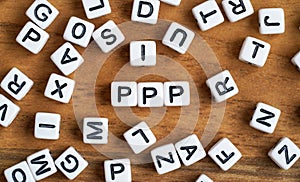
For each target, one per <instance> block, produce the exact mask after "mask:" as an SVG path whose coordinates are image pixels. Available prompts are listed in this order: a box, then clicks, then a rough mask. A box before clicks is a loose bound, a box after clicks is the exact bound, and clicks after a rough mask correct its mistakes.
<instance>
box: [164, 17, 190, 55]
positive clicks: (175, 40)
mask: <svg viewBox="0 0 300 182" xmlns="http://www.w3.org/2000/svg"><path fill="white" fill-rule="evenodd" d="M194 37H195V33H194V32H193V31H191V30H189V29H187V28H185V27H184V26H182V25H180V24H178V23H175V22H174V23H172V24H171V25H170V27H169V29H168V31H167V32H166V34H165V36H164V38H163V40H162V43H163V44H164V45H166V46H168V47H170V48H172V49H174V50H175V51H177V52H179V53H180V54H184V53H186V51H187V50H188V48H189V47H190V45H191V43H192V41H193V39H194Z"/></svg>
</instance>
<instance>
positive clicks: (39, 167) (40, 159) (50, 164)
mask: <svg viewBox="0 0 300 182" xmlns="http://www.w3.org/2000/svg"><path fill="white" fill-rule="evenodd" d="M27 164H28V166H29V168H30V170H31V172H32V174H33V177H34V178H35V180H36V181H39V180H42V179H44V178H47V177H49V176H51V175H52V174H54V173H56V172H57V169H56V167H55V164H54V161H53V158H52V156H51V154H50V150H49V149H44V150H41V151H39V152H37V153H34V154H32V155H30V156H28V157H27ZM45 164H46V165H45Z"/></svg>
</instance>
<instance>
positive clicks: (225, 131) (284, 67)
mask: <svg viewBox="0 0 300 182" xmlns="http://www.w3.org/2000/svg"><path fill="white" fill-rule="evenodd" d="M201 2H203V0H201V1H196V0H183V1H182V3H181V5H180V7H172V6H169V5H166V4H163V3H162V4H161V9H160V14H159V18H160V19H167V20H171V21H176V22H178V23H180V24H183V25H185V26H187V27H189V28H190V29H191V30H193V31H195V32H196V33H198V34H199V35H201V36H202V37H203V39H204V40H206V41H207V43H208V44H209V45H210V46H211V48H212V50H213V51H214V52H215V54H216V56H217V58H218V59H219V62H220V64H221V66H222V68H223V69H224V70H225V69H228V70H229V71H230V72H231V74H232V75H233V77H234V78H235V80H236V83H237V85H238V87H239V89H240V93H239V94H238V95H237V96H235V97H233V98H232V99H230V100H228V101H227V104H226V112H225V115H224V118H223V121H222V124H221V127H220V129H219V131H218V133H217V135H216V136H215V137H214V139H213V141H212V142H211V143H210V144H209V145H208V146H207V147H206V150H207V151H208V150H209V148H210V147H211V146H212V145H213V144H214V143H215V142H217V141H218V140H219V139H221V138H222V137H227V138H229V139H230V140H231V141H232V142H233V143H234V144H235V145H236V146H237V148H238V149H239V150H240V151H241V153H242V154H243V158H242V159H241V160H240V161H239V162H238V163H237V164H236V165H235V166H234V167H233V168H231V169H230V170H229V171H228V172H223V171H222V170H221V169H219V167H218V166H217V165H216V164H215V163H214V162H213V161H212V160H211V159H210V158H209V157H206V158H205V159H203V160H202V161H200V162H197V163H196V164H194V165H192V166H189V167H182V168H180V169H179V170H177V171H174V172H171V173H168V174H165V175H161V176H159V175H158V174H157V173H156V171H155V168H154V165H153V164H152V163H148V164H139V165H132V166H131V167H132V176H133V181H195V180H196V179H197V177H198V176H199V175H200V174H202V173H205V174H207V175H208V176H210V177H211V178H212V179H214V180H215V181H242V180H244V181H299V179H300V163H299V162H298V163H296V164H295V165H294V166H293V167H292V168H291V169H290V170H287V171H284V170H281V169H279V168H278V167H277V166H276V164H275V163H273V162H272V161H271V160H270V158H268V156H267V152H268V151H269V150H270V149H271V148H272V146H273V145H274V144H275V143H276V142H277V141H278V140H279V139H280V138H281V137H284V136H287V137H289V138H291V139H292V140H293V141H294V142H295V143H296V144H297V145H298V146H300V138H299V128H300V123H299V117H300V115H299V113H300V81H299V74H300V73H299V72H298V71H297V69H296V68H295V66H293V65H292V64H291V62H290V59H291V57H293V56H294V55H295V54H296V53H297V51H299V48H300V39H299V29H298V27H299V25H300V15H299V9H300V2H299V0H289V1H276V0H269V1H260V0H252V4H253V6H254V9H255V14H254V15H252V16H250V17H248V18H246V19H243V20H241V21H239V22H236V23H230V22H228V20H226V21H225V23H223V24H222V25H220V26H217V27H215V28H213V29H211V30H209V31H207V32H201V31H200V30H199V28H198V27H197V23H196V21H195V20H194V17H193V15H192V12H191V9H192V8H193V7H194V6H196V5H198V4H199V3H201ZM217 2H218V3H219V5H221V0H217ZM31 3H32V1H30V0H24V1H10V0H2V1H1V2H0V9H1V14H0V61H1V64H0V65H1V69H0V79H3V78H4V76H5V75H6V73H7V72H8V71H9V70H10V69H11V68H12V67H17V68H19V69H20V70H21V71H23V72H24V73H25V74H26V75H28V76H29V77H30V78H31V79H32V80H33V81H34V83H35V84H34V86H33V88H32V90H31V91H30V92H29V94H28V95H27V96H26V97H25V98H24V99H23V100H22V101H19V102H17V101H15V100H13V99H12V98H11V97H9V96H8V95H7V94H6V93H5V92H4V91H3V90H0V93H1V94H4V95H5V96H7V97H9V98H10V99H12V100H13V101H14V102H15V103H17V104H18V105H19V106H20V107H21V112H20V114H19V115H18V117H17V118H16V120H15V121H14V122H13V123H12V125H11V126H10V127H9V128H0V138H1V142H0V164H1V165H0V171H1V175H0V181H5V178H4V175H3V173H2V171H4V170H5V169H6V168H8V167H10V166H12V165H14V164H16V163H19V162H20V161H22V160H25V159H26V157H27V156H28V155H30V154H32V153H34V152H37V151H39V150H41V149H44V148H49V149H50V150H51V151H52V154H53V157H54V158H56V157H58V156H59V155H60V154H61V153H62V152H63V151H64V150H65V149H66V148H67V147H69V146H74V147H75V148H76V149H77V150H78V151H79V152H80V153H81V154H82V155H83V156H84V157H85V158H86V159H87V161H88V162H89V166H88V168H87V169H86V170H85V171H84V172H83V173H82V174H81V175H80V176H79V177H78V178H77V179H76V181H104V170H103V162H104V160H106V159H107V157H106V156H104V155H102V154H101V152H99V151H97V150H95V149H94V148H93V147H92V146H90V145H86V144H83V142H82V133H81V131H80V129H79V127H78V125H77V121H76V119H75V116H74V111H73V103H72V102H70V103H69V104H60V103H57V102H55V101H52V100H49V99H47V98H45V97H44V96H43V93H44V89H45V86H46V83H47V80H48V78H49V76H50V74H51V73H58V74H61V73H60V71H59V70H58V69H57V68H56V66H55V65H54V64H53V63H52V61H51V60H50V55H51V54H52V53H53V52H54V51H55V50H56V49H57V48H58V47H59V46H60V45H61V44H63V43H64V42H65V41H64V40H63V38H62V35H63V32H64V29H65V26H66V24H67V22H68V20H69V17H70V16H77V17H80V18H83V19H87V18H86V16H85V13H84V10H83V7H82V3H81V1H80V0H72V1H63V0H57V1H51V3H53V5H54V6H55V7H57V8H58V10H59V11H60V15H59V16H58V18H57V19H56V20H55V22H54V23H53V24H52V25H51V26H50V27H49V28H48V29H47V32H48V33H49V34H50V37H51V38H50V39H49V41H48V43H47V44H46V46H45V48H44V49H43V50H42V52H41V53H40V54H38V55H33V54H31V53H30V52H28V51H27V50H25V49H24V48H22V47H21V46H20V45H18V44H17V43H16V41H15V37H16V36H17V34H18V33H19V31H20V30H21V28H22V27H23V26H24V24H25V23H26V22H27V21H28V20H29V19H28V18H27V17H26V16H25V11H26V10H27V8H28V7H29V6H30V4H31ZM110 3H111V7H112V13H111V14H110V15H108V16H104V17H101V18H97V19H94V20H91V22H92V23H94V24H95V25H96V27H99V26H100V25H102V24H103V23H105V22H106V21H108V20H110V19H112V20H114V21H115V22H116V23H117V24H120V23H123V22H126V21H130V16H131V9H132V0H110ZM266 7H281V8H283V9H284V10H285V20H286V32H285V33H284V34H281V35H261V34H259V32H258V23H257V22H258V16H257V11H258V10H259V9H260V8H266ZM246 36H254V37H256V38H259V39H262V40H265V41H267V42H269V43H270V44H271V46H272V48H271V53H270V55H269V58H268V61H267V63H266V65H265V66H264V67H263V68H256V67H253V66H251V65H248V64H245V63H242V62H240V61H239V60H238V54H239V50H240V47H241V45H242V42H243V40H244V39H245V37H246ZM157 43H158V54H161V55H165V56H168V57H170V58H172V59H174V60H175V61H176V62H178V63H180V64H181V65H182V66H183V67H184V68H185V69H186V70H187V71H188V72H189V74H190V76H191V78H192V79H193V80H194V82H195V85H196V86H197V88H198V94H199V99H200V109H199V113H200V115H199V118H198V122H197V124H196V126H195V130H194V133H195V134H197V135H198V137H201V136H202V133H203V131H204V128H205V126H206V123H207V121H208V119H209V115H210V112H211V108H210V107H211V98H210V92H209V89H208V88H207V87H206V85H205V80H206V79H207V77H206V75H205V73H204V70H203V69H202V68H201V67H200V66H199V64H198V63H197V62H196V61H195V60H194V59H193V57H191V55H189V54H186V55H179V54H177V53H176V52H175V51H172V50H171V49H169V48H166V47H164V46H163V45H162V44H161V43H160V42H157ZM76 48H77V49H78V50H80V52H81V53H83V52H84V49H83V48H81V47H78V46H76ZM128 59H129V58H128V45H127V46H123V47H122V48H120V49H118V50H117V51H115V52H114V53H113V55H112V56H110V57H109V59H108V60H107V62H106V63H105V64H104V67H103V69H102V70H101V71H100V72H99V74H98V79H97V82H96V87H95V100H96V103H97V108H98V111H99V113H100V116H101V117H107V118H109V127H110V130H111V132H112V133H113V135H115V136H116V137H118V138H120V139H121V140H124V139H123V137H122V134H123V133H124V132H125V131H126V130H128V129H129V128H130V127H129V126H128V125H126V124H125V123H123V122H122V121H121V120H120V119H119V118H118V117H117V115H116V114H115V112H114V109H113V108H112V107H111V105H110V83H111V82H112V81H113V79H114V76H115V75H116V74H117V73H118V70H119V69H120V68H121V67H122V66H123V65H125V64H126V63H128ZM85 64H88V63H85ZM170 74H176V71H175V72H171V73H170ZM70 77H71V78H73V77H74V75H71V76H70ZM165 80H166V79H165V78H162V77H160V76H153V75H148V76H145V77H142V78H140V79H139V80H138V81H165ZM87 89H94V88H87ZM257 102H266V103H268V104H270V105H273V106H275V107H277V108H279V109H280V110H281V111H282V115H281V117H280V121H279V123H278V126H277V128H276V130H275V132H274V134H263V133H261V132H259V131H256V130H254V129H252V128H251V127H250V126H249V121H250V119H251V117H252V114H253V111H254V109H255V105H256V103H257ZM40 111H43V112H55V113H59V114H61V116H62V124H61V136H60V139H59V140H58V141H43V140H37V139H35V138H34V136H33V127H34V116H35V113H36V112H40ZM133 112H134V113H136V114H137V116H139V117H141V118H142V117H146V116H147V115H148V114H150V110H149V109H141V108H133ZM179 116H180V108H168V109H167V111H166V115H165V116H164V118H163V119H162V121H161V122H158V123H156V124H157V126H155V127H153V131H154V133H155V135H156V136H157V138H158V140H161V139H163V138H165V137H166V136H167V135H168V133H169V132H171V131H172V130H173V129H174V128H175V127H176V124H177V120H178V118H179ZM154 119H157V118H155V116H154ZM135 122H137V121H133V122H132V123H131V124H133V123H135ZM124 150H125V149H124ZM117 152H118V151H116V153H117ZM120 152H121V151H120ZM45 181H67V178H65V177H64V176H63V174H62V173H60V172H58V173H56V174H54V175H53V176H51V177H49V178H47V179H45Z"/></svg>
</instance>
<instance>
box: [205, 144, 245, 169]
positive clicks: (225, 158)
mask: <svg viewBox="0 0 300 182" xmlns="http://www.w3.org/2000/svg"><path fill="white" fill-rule="evenodd" d="M208 155H209V156H210V157H211V158H212V159H213V160H214V161H215V163H216V164H218V166H220V168H221V169H222V170H223V171H227V170H228V169H230V168H231V167H232V166H233V165H234V164H235V163H236V162H237V161H238V160H240V158H241V157H242V154H241V152H240V151H239V150H238V149H237V148H236V147H235V146H234V145H233V144H232V143H231V142H230V141H229V140H228V139H227V138H223V139H221V140H220V141H218V143H216V144H215V145H214V146H213V147H212V148H211V149H210V150H209V151H208Z"/></svg>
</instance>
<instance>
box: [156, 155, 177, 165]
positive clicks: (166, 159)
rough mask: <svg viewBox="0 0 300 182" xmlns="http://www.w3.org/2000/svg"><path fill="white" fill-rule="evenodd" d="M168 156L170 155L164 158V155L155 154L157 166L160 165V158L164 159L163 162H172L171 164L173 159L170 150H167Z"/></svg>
mask: <svg viewBox="0 0 300 182" xmlns="http://www.w3.org/2000/svg"><path fill="white" fill-rule="evenodd" d="M169 156H170V158H169V159H168V158H165V157H162V156H159V155H158V156H156V161H157V164H158V167H159V168H161V167H162V165H161V162H160V160H163V161H165V162H168V163H172V164H173V163H174V162H175V161H174V159H173V155H172V152H169Z"/></svg>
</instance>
